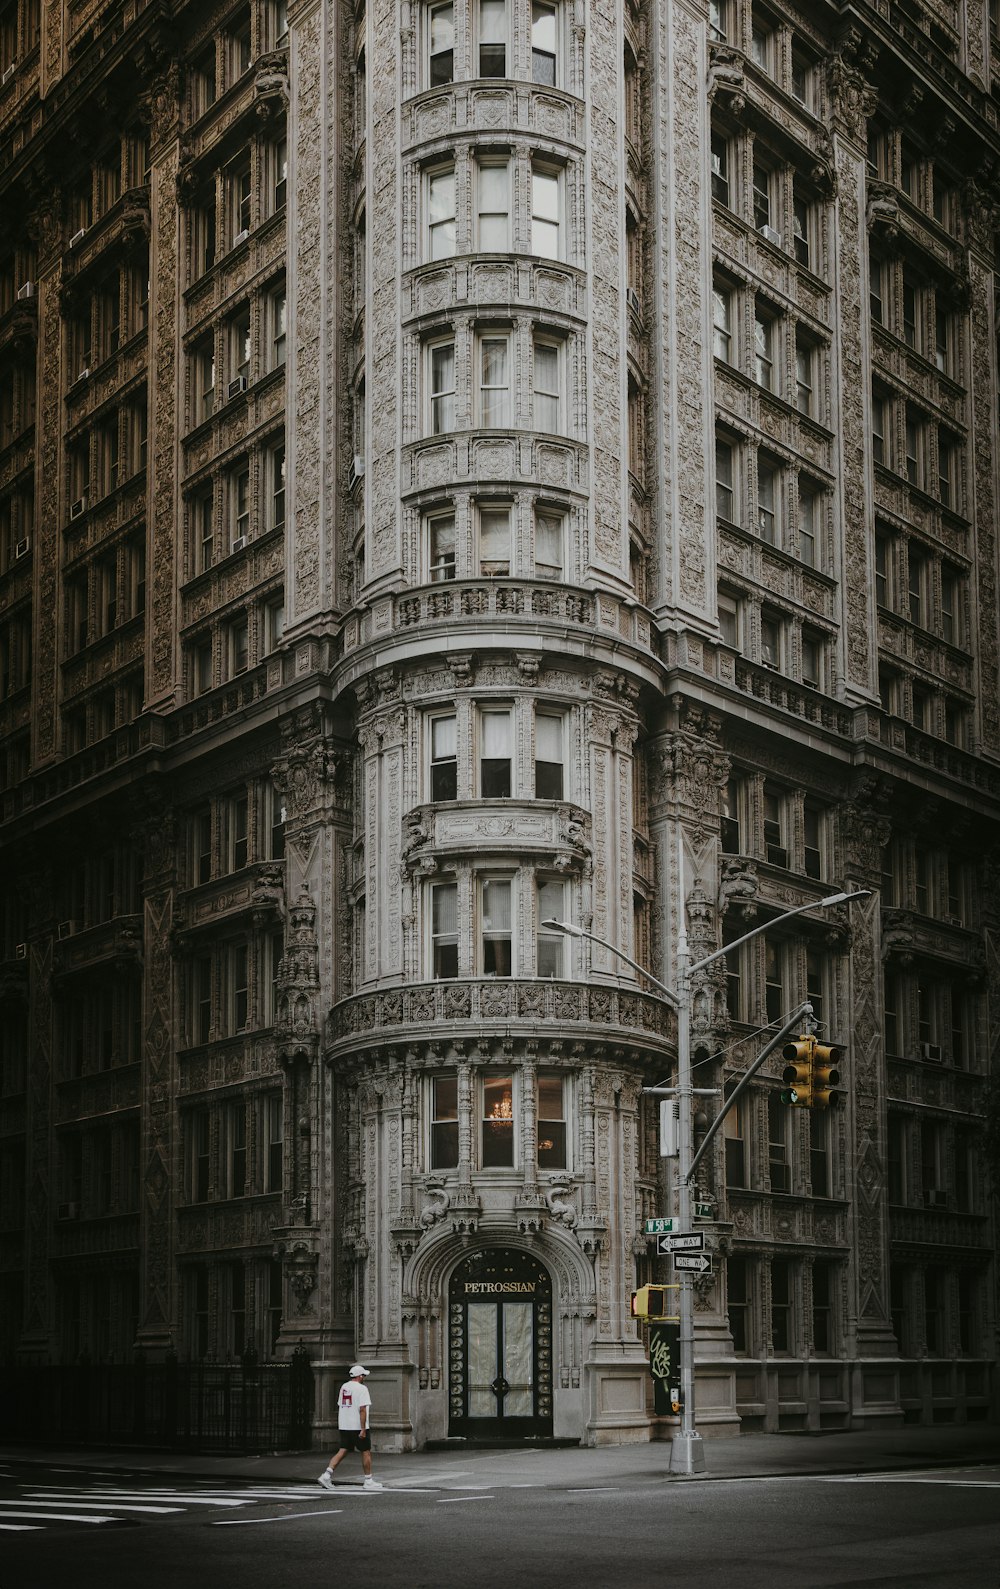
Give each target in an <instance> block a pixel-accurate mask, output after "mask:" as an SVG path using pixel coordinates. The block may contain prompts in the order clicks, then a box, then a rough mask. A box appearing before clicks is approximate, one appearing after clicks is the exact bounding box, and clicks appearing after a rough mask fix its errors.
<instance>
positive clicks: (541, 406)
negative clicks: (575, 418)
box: [532, 339, 561, 431]
mask: <svg viewBox="0 0 1000 1589" xmlns="http://www.w3.org/2000/svg"><path fill="white" fill-rule="evenodd" d="M559 351H560V350H559V346H558V344H557V343H555V342H545V341H542V340H540V339H539V340H536V342H535V344H534V349H533V355H534V356H533V361H532V396H533V402H534V422H535V429H536V430H548V431H558V430H559V429H560V428H561V427H560V422H559V390H560V369H559V364H560V359H559Z"/></svg>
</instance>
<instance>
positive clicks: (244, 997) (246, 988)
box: [227, 943, 250, 1034]
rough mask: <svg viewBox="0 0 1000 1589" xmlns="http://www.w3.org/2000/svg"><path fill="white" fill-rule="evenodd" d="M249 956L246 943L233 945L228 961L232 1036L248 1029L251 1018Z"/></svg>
mask: <svg viewBox="0 0 1000 1589" xmlns="http://www.w3.org/2000/svg"><path fill="white" fill-rule="evenodd" d="M248 967H249V954H248V951H247V946H246V944H245V943H237V944H233V945H232V946H231V947H230V950H229V955H228V959H227V971H228V979H229V989H228V992H229V1030H230V1033H231V1034H234V1033H236V1032H242V1031H244V1030H245V1029H246V1025H247V1021H248V1020H249V1016H250V978H249V975H248Z"/></svg>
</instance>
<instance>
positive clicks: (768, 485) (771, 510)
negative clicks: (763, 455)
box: [757, 459, 778, 546]
mask: <svg viewBox="0 0 1000 1589" xmlns="http://www.w3.org/2000/svg"><path fill="white" fill-rule="evenodd" d="M777 489H778V471H777V469H776V468H774V466H773V465H772V464H769V463H767V462H765V461H764V460H763V459H759V460H758V463H757V533H758V535H759V536H760V538H761V540H762V541H766V542H767V544H768V545H769V546H774V545H775V544H776V535H775V523H776V499H777Z"/></svg>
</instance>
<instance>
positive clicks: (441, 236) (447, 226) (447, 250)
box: [426, 166, 456, 259]
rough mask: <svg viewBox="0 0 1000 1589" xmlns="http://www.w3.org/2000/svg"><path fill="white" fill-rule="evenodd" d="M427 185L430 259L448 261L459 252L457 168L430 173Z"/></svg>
mask: <svg viewBox="0 0 1000 1589" xmlns="http://www.w3.org/2000/svg"><path fill="white" fill-rule="evenodd" d="M426 182H427V258H428V259H447V258H449V257H450V256H451V255H452V254H454V252H455V237H456V230H455V167H454V166H439V167H438V169H437V170H435V171H428V173H427V177H426Z"/></svg>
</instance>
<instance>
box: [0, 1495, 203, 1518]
mask: <svg viewBox="0 0 1000 1589" xmlns="http://www.w3.org/2000/svg"><path fill="white" fill-rule="evenodd" d="M24 1499H25V1500H27V1501H38V1502H39V1503H42V1502H46V1501H49V1502H52V1504H53V1505H55V1506H82V1507H84V1508H85V1509H86V1508H88V1507H92V1506H93V1505H94V1503H95V1501H96V1502H97V1503H98V1504H99V1505H100V1506H102V1507H103V1508H104V1510H105V1511H107V1512H162V1513H163V1514H164V1515H165V1514H166V1513H167V1512H180V1511H182V1510H183V1508H182V1507H180V1506H145V1505H140V1504H139V1503H138V1502H135V1501H113V1500H108V1499H107V1498H106V1497H105V1496H103V1495H101V1496H91V1498H90V1500H89V1501H70V1500H67V1499H65V1498H64V1497H63V1496H61V1495H60V1496H59V1497H58V1498H57V1499H53V1497H52V1496H50V1495H26V1496H25V1497H24ZM12 1504H13V1503H12V1502H10V1501H0V1506H10V1505H12Z"/></svg>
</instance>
